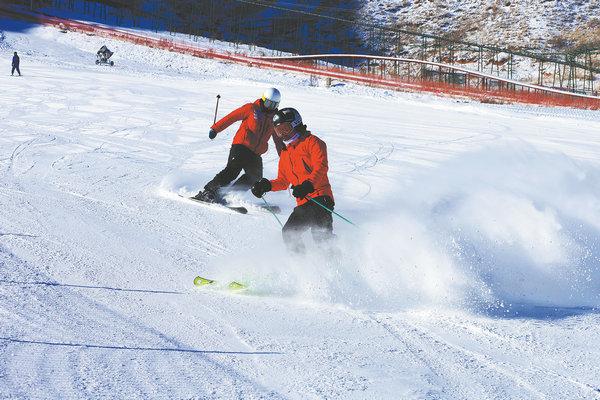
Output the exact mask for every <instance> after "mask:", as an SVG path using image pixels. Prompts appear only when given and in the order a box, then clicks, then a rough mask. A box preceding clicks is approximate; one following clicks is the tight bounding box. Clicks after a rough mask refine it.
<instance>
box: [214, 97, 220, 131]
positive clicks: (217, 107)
mask: <svg viewBox="0 0 600 400" xmlns="http://www.w3.org/2000/svg"><path fill="white" fill-rule="evenodd" d="M220 98H221V95H220V94H218V95H217V106H216V107H215V119H214V121H213V125H214V124H215V123H216V122H217V110H218V109H219V99H220Z"/></svg>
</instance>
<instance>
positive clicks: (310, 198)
mask: <svg viewBox="0 0 600 400" xmlns="http://www.w3.org/2000/svg"><path fill="white" fill-rule="evenodd" d="M306 198H307V199H309V200H310V201H312V202H313V203H315V204H318V205H319V206H321V207H323V208H324V209H325V210H327V211H329V212H330V213H332V214H335V215H337V216H338V217H340V218H341V219H343V220H344V221H346V222H347V223H349V224H351V225H353V226H355V227H357V228H358V225H356V224H355V223H354V222H352V221H350V220H349V219H348V218H346V217H344V216H343V215H340V214H338V213H336V212H335V211H333V210H330V209H329V208H327V207H325V206H324V205H323V204H321V203H319V202H318V201H316V200H315V199H313V198H312V197H310V196H306Z"/></svg>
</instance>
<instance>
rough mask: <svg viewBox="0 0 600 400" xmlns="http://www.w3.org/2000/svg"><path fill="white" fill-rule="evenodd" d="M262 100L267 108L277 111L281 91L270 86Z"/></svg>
mask: <svg viewBox="0 0 600 400" xmlns="http://www.w3.org/2000/svg"><path fill="white" fill-rule="evenodd" d="M262 101H263V104H264V106H265V108H266V109H267V110H269V111H275V110H277V107H279V102H280V101H281V93H279V90H277V89H275V88H269V89H267V90H265V92H264V93H263V95H262Z"/></svg>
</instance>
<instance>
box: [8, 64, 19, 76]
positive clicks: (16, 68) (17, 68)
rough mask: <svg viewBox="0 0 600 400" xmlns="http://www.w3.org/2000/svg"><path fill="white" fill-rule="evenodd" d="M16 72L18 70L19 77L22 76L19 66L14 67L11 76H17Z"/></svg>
mask: <svg viewBox="0 0 600 400" xmlns="http://www.w3.org/2000/svg"><path fill="white" fill-rule="evenodd" d="M15 70H17V72H18V73H19V75H21V70H20V69H19V66H18V65H13V67H12V71H11V72H10V74H11V75H14V74H15Z"/></svg>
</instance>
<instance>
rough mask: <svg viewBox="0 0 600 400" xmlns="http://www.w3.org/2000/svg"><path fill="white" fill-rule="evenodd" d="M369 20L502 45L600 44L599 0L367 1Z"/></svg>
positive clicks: (553, 48) (564, 47)
mask: <svg viewBox="0 0 600 400" xmlns="http://www.w3.org/2000/svg"><path fill="white" fill-rule="evenodd" d="M360 14H361V15H362V16H363V18H364V19H365V20H367V21H371V22H374V23H383V24H386V25H388V26H393V27H399V28H405V29H410V28H412V29H415V30H418V31H421V32H425V33H431V34H438V35H446V36H449V37H453V38H457V39H463V40H467V41H472V42H476V43H481V44H494V45H497V46H500V47H509V48H528V49H534V50H545V51H565V50H569V49H571V48H573V47H578V46H582V45H585V44H588V45H590V46H593V47H596V48H600V1H596V0H591V1H589V0H568V1H562V0H545V1H513V0H469V1H463V0H428V1H422V0H363V5H362V7H361V9H360Z"/></svg>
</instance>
